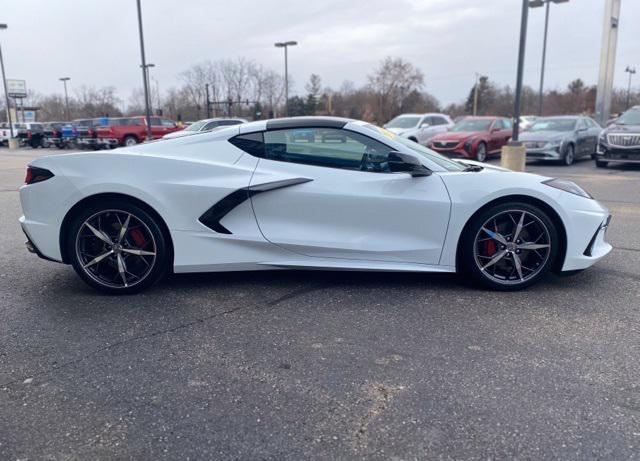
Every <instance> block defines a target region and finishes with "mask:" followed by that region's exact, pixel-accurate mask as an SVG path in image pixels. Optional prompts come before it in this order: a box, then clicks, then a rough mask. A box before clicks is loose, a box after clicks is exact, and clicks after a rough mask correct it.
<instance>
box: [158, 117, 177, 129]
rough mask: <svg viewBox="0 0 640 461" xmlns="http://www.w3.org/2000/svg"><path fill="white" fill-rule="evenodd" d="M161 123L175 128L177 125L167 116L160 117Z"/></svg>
mask: <svg viewBox="0 0 640 461" xmlns="http://www.w3.org/2000/svg"><path fill="white" fill-rule="evenodd" d="M160 123H161V124H162V126H164V127H169V128H173V127H175V126H176V124H175V123H173V122H172V121H171V120H167V119H166V118H163V119H160Z"/></svg>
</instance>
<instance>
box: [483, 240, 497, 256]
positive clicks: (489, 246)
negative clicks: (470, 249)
mask: <svg viewBox="0 0 640 461" xmlns="http://www.w3.org/2000/svg"><path fill="white" fill-rule="evenodd" d="M484 251H485V252H486V253H487V256H493V255H494V254H495V252H496V251H498V248H497V247H496V244H495V242H494V241H493V240H487V241H486V242H484Z"/></svg>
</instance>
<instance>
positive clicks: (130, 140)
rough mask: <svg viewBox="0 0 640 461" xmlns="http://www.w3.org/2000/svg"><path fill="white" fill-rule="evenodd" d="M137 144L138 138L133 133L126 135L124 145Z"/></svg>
mask: <svg viewBox="0 0 640 461" xmlns="http://www.w3.org/2000/svg"><path fill="white" fill-rule="evenodd" d="M136 144H138V138H136V137H135V136H132V135H129V136H125V137H124V139H123V140H122V145H123V146H125V147H127V146H135V145H136Z"/></svg>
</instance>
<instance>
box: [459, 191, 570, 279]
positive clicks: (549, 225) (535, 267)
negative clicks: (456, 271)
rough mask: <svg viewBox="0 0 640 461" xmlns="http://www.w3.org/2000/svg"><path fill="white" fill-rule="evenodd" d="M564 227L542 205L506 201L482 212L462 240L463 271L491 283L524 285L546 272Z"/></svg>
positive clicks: (467, 274) (461, 257)
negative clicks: (554, 220)
mask: <svg viewBox="0 0 640 461" xmlns="http://www.w3.org/2000/svg"><path fill="white" fill-rule="evenodd" d="M558 246H559V238H558V230H557V228H556V225H555V224H554V222H553V220H552V219H551V218H550V217H549V216H548V215H547V213H546V212H544V211H543V210H542V209H540V208H538V207H536V206H534V205H530V204H528V203H521V202H514V203H503V204H499V205H496V206H493V207H491V208H489V209H486V210H484V211H482V212H481V213H479V214H478V215H476V216H475V217H474V218H472V220H471V221H470V222H469V224H468V225H467V226H466V228H465V231H464V234H463V235H462V239H461V241H460V247H459V250H460V259H459V264H460V272H461V273H462V274H464V275H465V276H467V277H469V278H470V279H471V280H473V281H475V282H478V283H480V284H481V285H484V286H485V287H489V288H493V289H497V290H505V291H512V290H519V289H522V288H525V287H528V286H529V285H532V284H533V283H535V282H537V281H538V280H540V278H542V277H543V276H544V275H545V274H546V273H547V272H548V271H549V269H550V268H551V267H552V266H553V264H554V262H555V259H556V257H557V254H558Z"/></svg>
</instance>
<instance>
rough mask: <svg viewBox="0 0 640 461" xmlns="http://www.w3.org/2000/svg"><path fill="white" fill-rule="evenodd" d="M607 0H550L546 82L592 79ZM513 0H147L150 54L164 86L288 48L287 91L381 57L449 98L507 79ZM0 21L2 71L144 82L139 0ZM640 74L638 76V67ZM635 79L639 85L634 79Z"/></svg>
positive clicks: (538, 40)
mask: <svg viewBox="0 0 640 461" xmlns="http://www.w3.org/2000/svg"><path fill="white" fill-rule="evenodd" d="M604 2H605V0H571V1H570V2H569V3H566V4H560V5H552V6H551V10H552V11H551V20H550V25H549V48H548V53H547V74H546V86H547V87H549V88H561V87H564V86H566V84H567V83H568V82H569V81H570V80H572V79H574V78H576V77H580V78H582V79H583V80H585V81H586V82H587V83H596V79H597V73H598V62H599V53H600V42H601V34H602V22H603V11H604ZM521 4H522V3H521V2H520V1H519V0H313V1H311V0H233V1H228V0H225V1H222V0H220V1H218V0H181V1H177V0H143V2H142V8H143V22H144V30H145V42H146V51H147V60H148V62H153V63H155V64H156V66H157V67H156V68H155V69H153V70H152V75H153V76H154V78H156V79H157V80H158V82H159V85H160V88H161V90H163V89H166V88H168V87H170V86H173V85H176V84H178V83H179V73H180V72H181V71H183V70H185V69H186V68H188V67H189V66H190V65H191V64H194V63H197V62H201V61H204V60H218V59H234V58H236V57H240V56H242V57H245V58H248V59H251V60H254V61H256V62H258V63H260V64H263V65H264V66H267V67H270V68H273V69H275V70H277V71H279V72H283V69H282V68H283V52H282V50H281V49H276V48H274V47H273V43H274V42H276V41H281V40H297V41H298V42H299V46H297V47H295V48H292V49H291V50H290V54H289V64H290V65H289V73H290V75H291V76H292V77H293V79H294V81H295V86H294V92H303V91H304V84H305V82H306V81H307V79H308V78H309V75H310V74H311V73H317V74H319V75H320V76H321V77H322V80H323V84H324V85H326V86H332V87H334V88H338V87H339V86H340V85H341V83H342V82H343V81H344V80H351V81H353V82H355V83H356V84H358V85H359V84H362V83H365V82H366V76H367V74H368V73H370V72H371V70H372V69H373V68H374V67H375V66H376V65H377V63H378V62H379V61H380V60H381V59H382V58H384V57H385V56H394V57H402V58H404V59H406V60H408V61H410V62H412V63H413V64H414V65H416V66H417V67H419V68H420V69H422V71H423V72H424V74H425V77H426V79H425V80H426V86H425V88H426V90H427V91H429V92H430V93H432V94H433V95H434V96H436V97H437V98H438V99H439V100H440V102H442V103H444V104H447V103H450V102H458V101H460V100H462V99H464V98H465V97H466V95H467V93H468V91H469V88H470V87H471V85H472V84H473V81H474V72H476V71H477V72H480V73H481V74H485V75H488V76H489V77H490V78H491V79H492V80H494V81H496V82H498V83H500V84H510V85H513V84H514V82H515V68H516V59H517V40H518V33H519V23H520V6H521ZM529 18H530V21H529V34H528V39H527V54H526V72H525V84H529V85H532V86H534V87H537V84H538V83H537V82H538V79H539V71H540V57H541V48H542V35H543V27H544V9H543V8H538V9H535V10H530V15H529ZM638 19H640V0H622V12H621V20H620V29H619V38H618V53H617V61H616V85H618V86H623V85H624V86H626V81H627V80H626V77H627V74H625V73H624V69H625V67H626V65H629V64H630V65H633V66H635V67H637V68H638V70H640V27H638V22H637V21H638ZM0 23H7V24H8V25H9V28H8V29H7V30H4V31H0V43H1V44H2V47H3V52H4V58H5V65H6V69H7V74H8V75H7V76H8V77H9V78H21V79H25V80H26V81H27V86H28V88H30V89H33V90H36V91H38V92H41V93H53V92H58V93H61V92H62V83H61V82H59V81H58V77H62V76H69V77H71V82H70V88H71V89H73V87H74V86H76V87H77V86H80V85H93V86H115V87H116V88H117V89H118V93H119V96H120V97H121V98H122V99H123V100H124V101H126V100H127V99H128V97H129V94H130V93H131V90H132V89H133V88H135V87H140V86H141V85H142V84H141V72H140V69H139V64H140V48H139V41H138V29H137V16H136V2H135V0H107V1H105V0H3V1H2V9H1V10H0ZM636 84H640V76H639V74H637V75H636ZM634 86H637V85H634Z"/></svg>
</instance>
